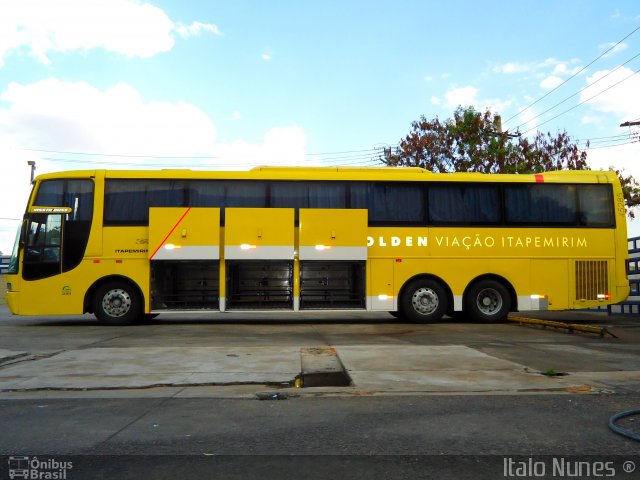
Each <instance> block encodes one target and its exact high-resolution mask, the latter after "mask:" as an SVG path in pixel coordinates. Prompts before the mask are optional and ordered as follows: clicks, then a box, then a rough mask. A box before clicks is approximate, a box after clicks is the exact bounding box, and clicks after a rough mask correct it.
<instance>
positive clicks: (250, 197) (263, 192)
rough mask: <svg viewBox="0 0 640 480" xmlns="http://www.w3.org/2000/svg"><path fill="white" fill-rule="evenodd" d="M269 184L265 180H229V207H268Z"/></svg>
mask: <svg viewBox="0 0 640 480" xmlns="http://www.w3.org/2000/svg"><path fill="white" fill-rule="evenodd" d="M267 198H268V197H267V184H266V183H265V182H251V181H247V182H229V183H228V185H227V202H226V206H227V207H248V208H249V207H251V208H264V207H267V206H268V205H267Z"/></svg>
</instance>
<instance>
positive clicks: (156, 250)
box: [149, 207, 191, 260]
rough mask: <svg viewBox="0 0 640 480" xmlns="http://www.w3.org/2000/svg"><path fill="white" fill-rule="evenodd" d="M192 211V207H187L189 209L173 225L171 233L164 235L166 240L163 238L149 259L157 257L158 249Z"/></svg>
mask: <svg viewBox="0 0 640 480" xmlns="http://www.w3.org/2000/svg"><path fill="white" fill-rule="evenodd" d="M190 211H191V207H189V208H187V211H186V212H184V214H182V216H181V217H180V220H178V221H177V222H176V224H175V225H174V226H173V228H172V229H171V231H170V232H169V233H167V236H166V237H164V240H162V242H160V245H158V248H156V249H155V251H154V252H153V255H151V257H149V260H153V257H155V255H156V253H158V250H160V249H161V248H162V246H163V245H164V242H166V241H167V240H168V239H169V237H170V236H171V234H172V233H173V232H174V231H175V229H176V228H178V225H180V223H181V222H182V220H184V217H186V216H187V213H189V212H190Z"/></svg>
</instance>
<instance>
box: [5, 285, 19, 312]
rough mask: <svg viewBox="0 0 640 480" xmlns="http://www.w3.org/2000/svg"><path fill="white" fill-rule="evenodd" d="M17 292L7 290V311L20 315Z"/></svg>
mask: <svg viewBox="0 0 640 480" xmlns="http://www.w3.org/2000/svg"><path fill="white" fill-rule="evenodd" d="M19 298H20V297H19V295H18V292H12V291H8V292H7V305H8V306H9V311H10V312H11V313H12V314H14V315H20V302H19V301H18V300H19Z"/></svg>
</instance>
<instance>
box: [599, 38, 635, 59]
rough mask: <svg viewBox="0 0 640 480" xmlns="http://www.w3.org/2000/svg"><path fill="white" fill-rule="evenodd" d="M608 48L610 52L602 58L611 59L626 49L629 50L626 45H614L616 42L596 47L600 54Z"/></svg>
mask: <svg viewBox="0 0 640 480" xmlns="http://www.w3.org/2000/svg"><path fill="white" fill-rule="evenodd" d="M612 47H613V48H612ZM610 48H611V51H610V52H607V53H606V55H605V56H604V58H608V57H613V56H614V55H617V54H618V53H620V52H624V51H625V50H626V49H627V48H629V45H627V44H626V43H616V42H608V43H602V44H600V45H598V49H599V50H600V51H601V52H604V51H606V50H609V49H610Z"/></svg>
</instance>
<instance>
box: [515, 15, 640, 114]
mask: <svg viewBox="0 0 640 480" xmlns="http://www.w3.org/2000/svg"><path fill="white" fill-rule="evenodd" d="M638 30H640V27H637V28H636V29H634V30H633V31H632V32H631V33H629V34H627V35H626V36H625V37H624V38H622V39H621V40H619V41H618V42H617V43H615V44H614V45H613V46H611V47H610V48H608V49H607V50H605V51H604V52H603V53H601V54H600V55H599V56H598V57H596V58H595V59H594V60H592V61H591V62H589V63H588V64H587V65H585V66H584V67H582V68H581V69H580V70H578V71H577V72H576V73H574V74H573V75H571V76H570V77H569V78H567V79H566V80H565V81H564V82H562V83H561V84H560V85H558V86H556V87H554V88H553V89H551V90H549V91H548V92H547V93H545V94H544V95H543V96H542V97H540V98H538V99H537V100H536V101H534V102H533V103H530V104H529V105H527V106H526V107H525V108H524V109H522V110H520V111H519V112H518V113H516V114H514V115H512V116H511V117H509V118H507V119H506V120H505V121H504V123H508V122H510V121H511V120H513V119H514V118H515V117H517V116H518V115H520V114H521V113H522V112H525V111H527V110H529V109H530V108H531V107H533V106H534V105H535V104H537V103H538V102H540V101H541V100H543V99H545V98H547V97H548V96H549V95H551V94H552V93H553V92H555V91H556V90H558V89H559V88H560V87H562V86H563V85H564V84H566V83H567V82H568V81H569V80H572V79H573V78H575V77H576V76H578V75H580V74H581V73H582V72H584V71H585V70H586V69H587V68H589V67H590V66H591V65H593V64H594V63H596V62H597V61H598V60H600V59H601V58H602V57H604V56H605V55H606V54H607V53H609V52H610V51H611V50H613V49H614V48H616V47H617V46H618V45H620V44H621V43H622V42H624V41H625V40H626V39H627V38H629V37H630V36H631V35H633V34H634V33H636V32H637V31H638Z"/></svg>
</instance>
